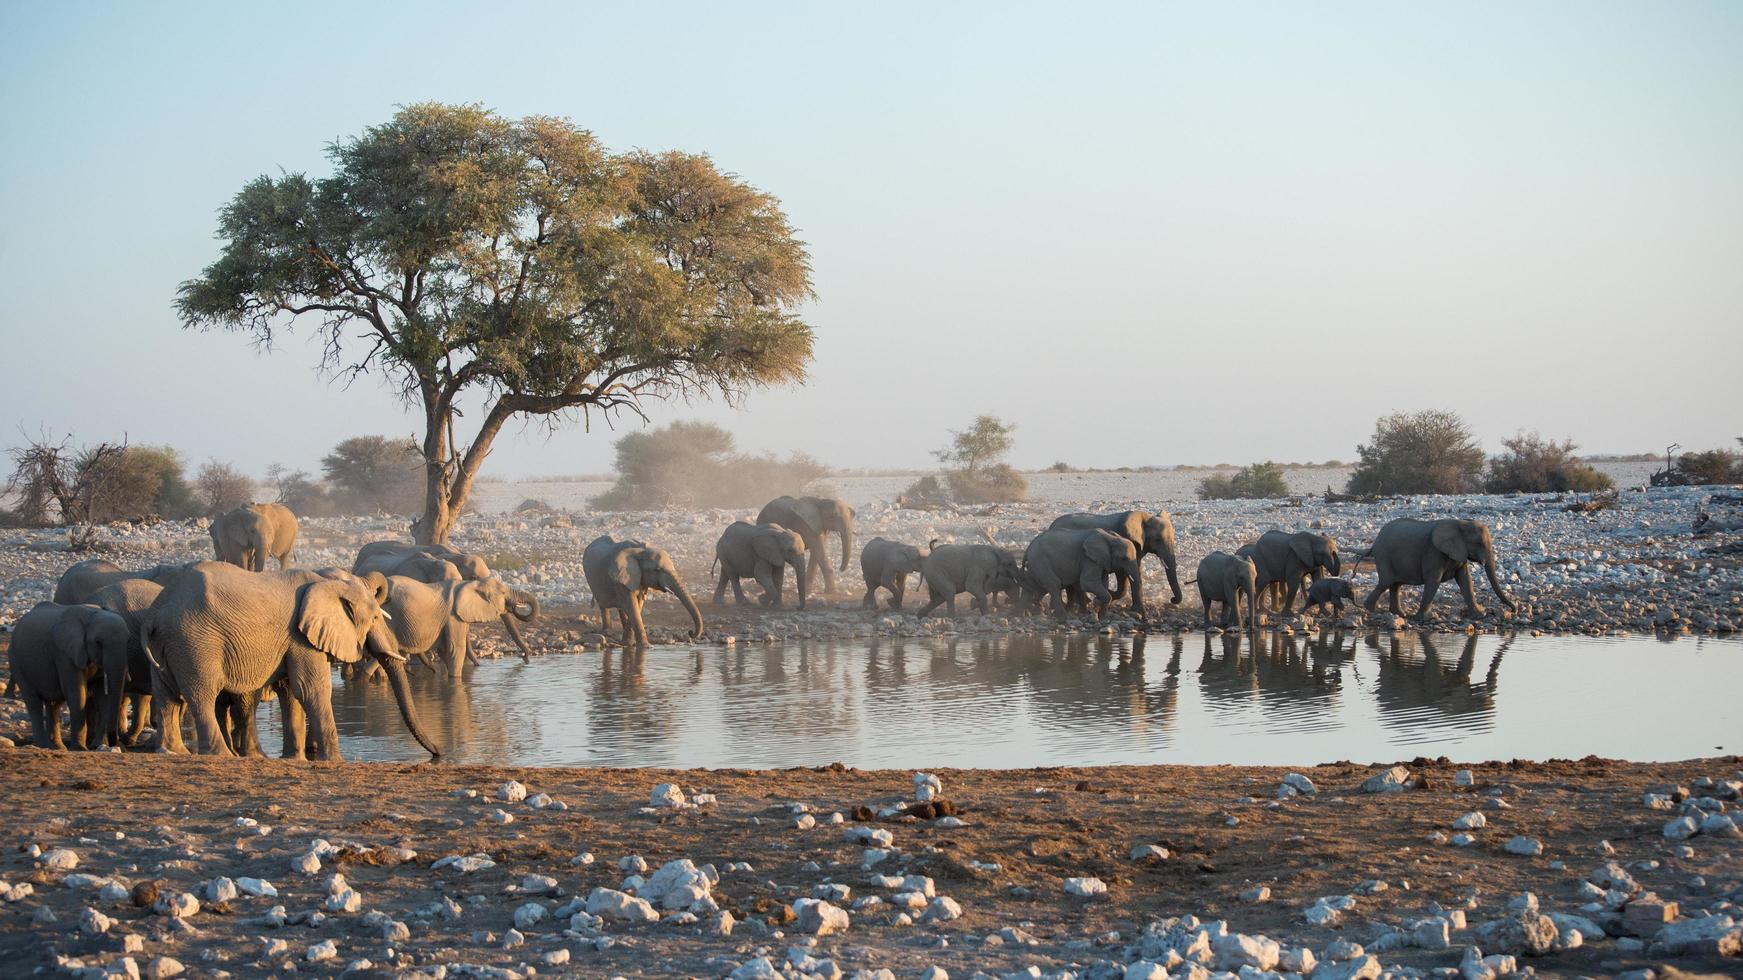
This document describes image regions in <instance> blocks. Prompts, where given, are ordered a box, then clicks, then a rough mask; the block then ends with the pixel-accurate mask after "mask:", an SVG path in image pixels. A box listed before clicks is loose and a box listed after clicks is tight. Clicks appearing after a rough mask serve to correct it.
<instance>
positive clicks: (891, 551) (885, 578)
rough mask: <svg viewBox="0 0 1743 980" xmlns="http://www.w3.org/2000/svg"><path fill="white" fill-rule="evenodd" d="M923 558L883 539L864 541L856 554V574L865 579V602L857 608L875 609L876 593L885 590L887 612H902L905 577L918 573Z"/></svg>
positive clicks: (922, 554) (908, 546) (908, 547)
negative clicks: (894, 610) (857, 554)
mask: <svg viewBox="0 0 1743 980" xmlns="http://www.w3.org/2000/svg"><path fill="white" fill-rule="evenodd" d="M925 558H926V552H924V551H921V550H920V549H919V548H916V547H914V546H913V545H911V544H902V543H901V542H900V541H890V540H888V539H886V538H872V539H871V540H870V541H867V542H866V543H865V547H864V548H862V549H860V552H859V570H860V572H861V573H862V574H864V575H865V599H864V601H862V602H861V603H860V605H861V606H862V607H864V608H866V609H876V608H877V605H878V597H877V592H878V590H879V589H888V590H889V592H890V608H891V609H900V608H902V599H903V598H904V597H906V596H907V594H908V576H909V575H912V574H914V573H916V572H918V571H919V570H920V563H921V562H922V561H924V560H925Z"/></svg>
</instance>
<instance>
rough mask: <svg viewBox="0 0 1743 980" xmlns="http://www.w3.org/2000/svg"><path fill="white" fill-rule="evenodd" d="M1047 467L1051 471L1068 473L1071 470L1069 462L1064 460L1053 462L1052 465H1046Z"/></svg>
mask: <svg viewBox="0 0 1743 980" xmlns="http://www.w3.org/2000/svg"><path fill="white" fill-rule="evenodd" d="M1047 469H1048V470H1049V471H1050V472H1053V473H1070V472H1071V464H1070V463H1067V462H1065V461H1064V460H1060V461H1059V462H1057V463H1054V464H1053V465H1052V466H1049V467H1047Z"/></svg>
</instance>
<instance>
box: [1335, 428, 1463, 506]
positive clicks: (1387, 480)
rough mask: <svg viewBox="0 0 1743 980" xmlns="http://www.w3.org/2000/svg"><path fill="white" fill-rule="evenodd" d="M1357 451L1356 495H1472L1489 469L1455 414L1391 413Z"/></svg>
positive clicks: (1351, 489) (1352, 485)
mask: <svg viewBox="0 0 1743 980" xmlns="http://www.w3.org/2000/svg"><path fill="white" fill-rule="evenodd" d="M1356 453H1357V454H1358V456H1359V457H1360V461H1359V462H1358V463H1357V464H1356V469H1355V472H1353V473H1351V474H1350V482H1349V492H1350V493H1358V494H1374V493H1392V494H1404V493H1471V492H1473V491H1475V490H1476V489H1477V487H1478V480H1479V478H1480V477H1481V476H1482V472H1483V462H1484V458H1483V450H1482V448H1481V447H1480V446H1478V445H1477V440H1476V437H1475V436H1473V435H1472V434H1471V430H1470V429H1469V428H1468V427H1467V426H1466V425H1465V421H1464V419H1461V418H1459V416H1458V415H1457V414H1456V413H1453V412H1444V411H1435V410H1429V411H1423V412H1414V413H1406V412H1396V413H1394V414H1392V415H1388V416H1385V417H1384V418H1381V419H1380V420H1379V421H1378V422H1376V423H1375V424H1374V437H1373V439H1372V440H1370V441H1369V442H1368V443H1366V444H1364V445H1360V446H1357V447H1356Z"/></svg>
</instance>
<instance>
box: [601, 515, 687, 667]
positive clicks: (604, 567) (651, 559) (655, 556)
mask: <svg viewBox="0 0 1743 980" xmlns="http://www.w3.org/2000/svg"><path fill="white" fill-rule="evenodd" d="M581 571H582V573H583V574H584V575H586V576H587V588H588V589H589V590H591V591H592V593H593V601H594V602H595V603H597V604H598V605H599V629H600V631H601V632H603V631H605V630H606V629H607V628H608V624H607V621H606V620H607V616H606V610H607V609H615V610H617V619H618V622H619V623H620V624H621V625H622V626H623V645H624V646H626V647H632V646H646V645H647V642H648V628H647V625H646V624H645V623H644V622H643V621H642V603H643V602H645V601H647V596H648V593H650V592H664V593H667V594H668V595H671V596H674V597H676V598H677V600H678V602H679V603H681V604H682V605H683V606H684V611H685V612H687V613H689V614H690V620H691V627H690V638H691V639H693V640H695V639H700V638H701V637H702V628H703V623H702V610H701V609H700V608H698V607H697V605H696V600H695V599H693V598H691V596H690V590H689V589H686V588H685V587H684V580H683V579H682V578H680V577H679V576H678V566H677V564H676V563H674V562H673V561H672V556H671V555H669V554H667V553H666V552H665V551H663V550H661V549H659V548H650V547H648V546H647V545H646V544H644V543H642V542H640V541H619V540H617V539H616V538H613V537H612V536H611V535H609V534H607V535H601V536H600V537H597V538H595V539H593V542H592V543H591V544H589V545H588V546H587V548H586V550H584V551H582V552H581Z"/></svg>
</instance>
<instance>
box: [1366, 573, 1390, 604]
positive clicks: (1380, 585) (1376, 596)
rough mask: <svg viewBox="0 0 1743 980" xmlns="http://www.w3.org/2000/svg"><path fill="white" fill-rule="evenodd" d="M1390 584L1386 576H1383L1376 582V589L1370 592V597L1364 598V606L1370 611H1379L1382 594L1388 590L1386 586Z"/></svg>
mask: <svg viewBox="0 0 1743 980" xmlns="http://www.w3.org/2000/svg"><path fill="white" fill-rule="evenodd" d="M1388 584H1389V583H1388V582H1387V581H1386V579H1385V577H1384V576H1381V578H1380V581H1378V582H1376V583H1374V591H1372V592H1369V593H1368V597H1367V598H1366V599H1363V600H1362V608H1363V609H1366V610H1367V611H1369V612H1376V611H1378V609H1379V606H1380V594H1381V593H1382V592H1385V591H1386V586H1387V585H1388Z"/></svg>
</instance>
